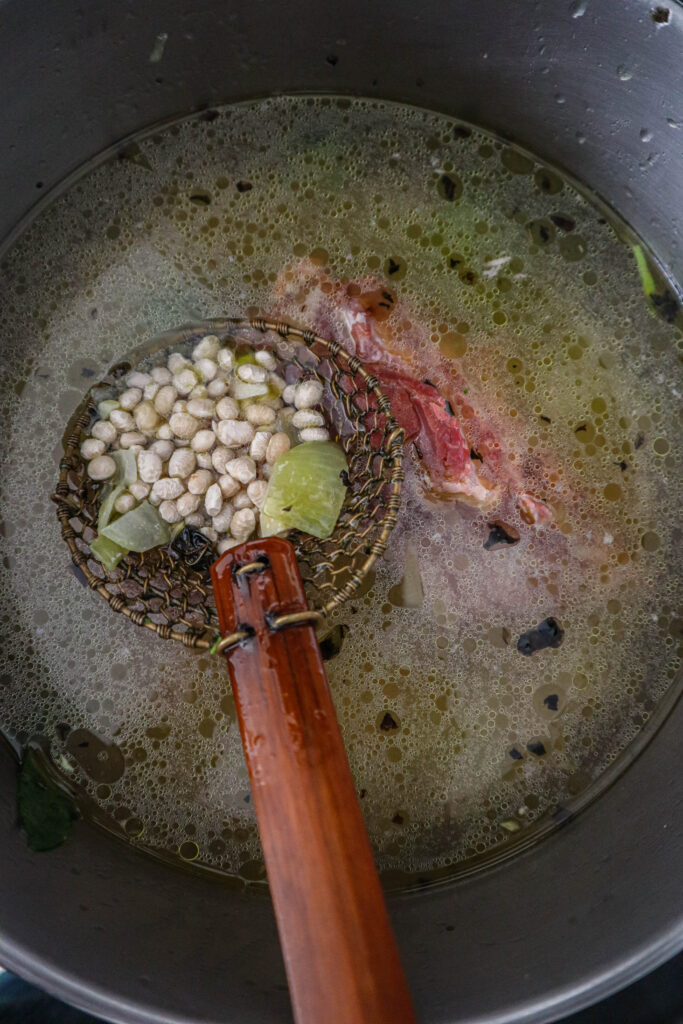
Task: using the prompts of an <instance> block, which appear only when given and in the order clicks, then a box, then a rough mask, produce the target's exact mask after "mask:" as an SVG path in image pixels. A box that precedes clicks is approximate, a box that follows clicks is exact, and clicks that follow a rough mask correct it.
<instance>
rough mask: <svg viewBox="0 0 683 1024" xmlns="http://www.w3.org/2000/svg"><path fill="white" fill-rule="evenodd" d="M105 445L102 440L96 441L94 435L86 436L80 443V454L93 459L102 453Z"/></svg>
mask: <svg viewBox="0 0 683 1024" xmlns="http://www.w3.org/2000/svg"><path fill="white" fill-rule="evenodd" d="M143 441H144V438H143ZM105 447H106V445H105V443H104V441H98V440H97V438H96V437H88V438H86V440H85V441H84V442H83V444H82V445H81V455H82V456H83V458H84V459H95V458H97V456H98V455H104V449H105Z"/></svg>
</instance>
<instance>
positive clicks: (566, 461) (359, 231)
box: [0, 7, 681, 885]
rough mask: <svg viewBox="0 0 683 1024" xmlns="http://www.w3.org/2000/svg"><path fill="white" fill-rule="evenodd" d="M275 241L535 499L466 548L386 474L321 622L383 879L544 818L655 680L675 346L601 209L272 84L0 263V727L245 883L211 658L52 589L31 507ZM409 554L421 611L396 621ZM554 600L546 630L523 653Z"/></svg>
mask: <svg viewBox="0 0 683 1024" xmlns="http://www.w3.org/2000/svg"><path fill="white" fill-rule="evenodd" d="M577 10H578V7H577ZM612 220H613V218H610V221H612ZM620 232H621V229H620ZM301 257H310V258H311V259H312V260H313V261H314V262H316V263H317V264H319V265H320V266H324V267H326V268H327V269H328V272H329V273H330V275H331V276H333V277H346V278H353V277H358V276H362V275H364V274H367V273H368V272H372V273H376V274H379V275H380V276H382V277H383V279H384V280H385V281H386V282H387V285H389V286H390V287H392V288H393V289H394V290H395V292H396V294H397V295H398V297H399V299H400V301H401V303H403V304H404V305H405V307H406V308H408V309H410V310H411V311H412V314H413V315H414V317H415V319H416V320H417V321H419V322H421V323H423V324H424V325H425V327H426V331H425V335H424V337H425V340H424V346H425V353H426V352H427V351H428V350H429V351H431V350H437V349H438V350H439V351H440V352H441V353H443V355H445V356H446V357H447V358H448V359H452V360H453V365H454V366H456V365H457V367H458V369H459V370H460V371H461V372H462V374H463V376H464V377H465V379H467V380H469V381H471V383H472V386H473V388H474V387H475V385H476V390H477V391H481V392H482V393H485V394H486V395H487V398H488V400H489V403H490V405H491V407H492V408H494V409H496V410H498V412H497V415H499V416H500V417H501V419H502V422H503V424H504V427H505V434H506V440H507V442H508V447H509V457H510V458H511V459H513V460H514V461H517V462H518V463H519V464H524V463H528V464H532V463H533V460H534V459H535V458H536V459H537V462H536V463H533V464H534V465H537V466H538V467H539V468H538V469H537V470H536V472H537V474H538V480H537V482H538V485H539V487H540V488H542V490H543V491H549V492H551V493H553V494H554V495H556V496H557V498H558V507H560V508H561V513H560V514H558V515H557V517H556V521H555V523H554V524H553V525H552V527H550V528H548V530H547V532H546V533H543V532H540V531H539V533H538V535H536V534H535V532H534V531H533V530H531V529H530V528H529V527H528V525H527V524H525V523H524V522H523V520H522V519H521V517H517V518H516V519H515V520H514V521H512V520H511V521H510V522H507V523H505V524H504V525H505V528H506V530H507V531H509V536H511V537H513V538H514V536H515V535H518V537H519V540H518V541H516V542H515V543H514V544H507V543H494V544H491V545H490V546H489V547H486V541H487V539H488V538H489V537H490V535H491V530H492V524H491V522H490V521H489V519H487V516H486V515H485V514H484V513H482V512H479V511H477V510H475V509H468V508H466V507H464V506H462V505H459V504H457V503H454V502H443V501H434V500H428V499H426V498H425V496H424V493H423V490H422V487H421V484H420V481H419V479H418V474H417V472H416V469H415V466H414V465H413V464H412V463H411V464H410V465H409V467H408V475H407V480H406V486H405V493H404V499H403V508H402V512H401V516H400V520H399V525H398V526H397V528H396V530H395V531H394V534H393V535H392V539H391V543H390V546H389V549H388V551H387V557H386V559H385V560H384V561H383V563H382V564H381V565H380V566H379V567H378V570H377V573H376V574H375V576H374V578H373V579H372V580H370V581H369V583H368V586H367V587H366V588H365V589H364V592H361V593H360V594H359V595H356V596H355V597H354V599H353V600H351V601H350V602H348V603H347V604H346V605H344V606H342V608H340V609H339V610H338V611H337V612H336V613H335V615H334V616H333V618H332V620H331V622H330V624H329V626H328V627H326V628H327V629H328V630H334V629H336V630H337V633H336V636H337V638H338V642H335V644H334V645H333V647H334V650H333V656H330V657H329V660H328V661H327V663H326V664H327V671H328V676H329V679H330V685H331V687H332V691H333V695H334V699H335V703H336V706H337V709H338V712H339V718H340V723H341V727H342V731H343V734H344V739H345V742H346V747H347V751H348V754H349V759H350V762H351V766H352V769H353V773H354V777H355V780H356V785H357V790H358V794H359V797H360V800H361V806H362V808H363V811H364V814H365V818H366V821H367V825H368V829H369V833H370V837H371V840H372V843H373V846H374V848H375V850H376V852H377V855H378V859H379V863H380V866H381V868H382V869H383V871H384V873H385V876H386V878H387V881H388V882H389V883H390V884H397V885H401V884H410V883H411V882H412V881H414V880H415V878H416V877H419V878H420V879H421V880H426V879H429V878H432V877H438V876H442V875H443V874H448V873H449V872H452V871H455V870H458V869H459V868H461V867H462V866H463V865H464V864H469V863H470V862H472V861H473V859H474V860H475V861H476V859H477V858H482V857H484V856H486V855H489V854H491V852H492V851H494V852H495V851H496V850H498V849H500V848H505V847H506V845H507V844H510V843H511V842H512V843H514V842H515V841H516V840H517V838H518V837H519V836H520V835H527V834H533V829H534V827H540V825H542V824H543V823H544V822H545V821H549V820H552V819H553V815H555V816H557V814H558V808H559V809H560V817H561V809H562V808H564V807H566V806H567V804H568V802H570V801H571V800H573V799H575V798H576V797H577V796H579V795H580V794H582V793H584V792H585V791H586V790H587V789H588V788H589V787H590V786H591V784H592V783H594V782H595V780H596V779H598V778H599V777H600V776H601V775H602V773H603V772H605V771H606V770H607V769H608V768H609V767H610V765H611V764H612V762H613V761H614V760H615V759H616V758H617V756H618V755H619V754H620V752H622V751H623V750H624V749H625V748H626V747H627V746H628V744H629V743H630V742H631V741H632V740H633V739H634V738H635V737H636V736H637V735H638V734H639V732H640V730H641V729H642V728H643V726H644V725H645V723H646V722H647V721H648V719H649V718H650V717H651V716H652V715H653V713H655V712H656V709H657V705H658V703H659V702H660V700H661V699H662V697H663V696H664V694H665V692H666V691H667V688H668V687H669V686H670V685H671V681H672V679H673V678H674V676H675V673H676V671H677V669H678V666H679V660H678V659H679V652H678V650H677V647H676V645H677V643H679V641H680V618H677V615H676V611H675V609H676V607H677V575H678V572H679V569H680V565H679V562H680V552H681V543H680V530H679V528H678V527H677V526H676V521H675V516H676V512H677V508H678V506H679V504H680V471H679V470H678V467H679V464H680V463H679V460H680V430H679V429H677V428H678V425H679V424H678V415H677V414H678V407H679V404H680V386H679V384H678V382H677V381H678V377H677V372H676V352H675V344H674V342H675V338H676V329H675V327H673V326H671V325H668V324H665V323H663V322H662V321H661V320H657V319H655V318H653V317H652V316H651V315H650V313H649V311H648V308H647V305H646V302H645V299H644V297H643V295H642V291H641V288H640V283H639V279H638V273H637V269H636V266H635V263H634V261H633V258H632V255H631V253H630V250H629V249H628V247H627V246H625V245H624V244H623V242H622V241H620V240H619V238H618V237H617V234H616V233H615V230H614V228H613V227H612V226H611V223H608V220H607V218H606V217H605V216H604V215H603V212H601V211H600V210H598V209H597V208H596V207H595V206H593V205H592V204H591V203H589V202H588V201H587V200H586V199H585V198H584V196H583V195H581V194H579V193H578V192H577V191H576V190H575V189H574V188H573V187H572V186H571V185H570V184H569V183H568V182H566V181H565V180H564V179H563V178H562V177H561V176H560V175H559V174H557V172H555V171H553V170H551V169H549V168H547V167H546V166H544V165H542V164H539V163H537V162H535V161H534V160H533V159H532V158H531V157H529V156H528V155H527V154H523V153H521V152H518V151H517V150H515V149H514V148H511V147H509V146H505V145H503V144H502V143H501V142H499V141H498V140H496V139H494V138H492V137H490V136H488V135H486V134H484V133H482V132H479V131H476V130H474V129H471V128H469V127H466V126H463V125H459V124H457V123H456V122H453V121H452V120H450V119H448V118H446V117H443V116H441V115H437V114H431V113H425V112H424V111H418V110H414V109H412V108H408V107H404V106H400V105H395V104H389V103H384V102H380V101H377V100H350V99H335V98H330V97H323V98H321V97H318V98H316V97H305V98H296V99H292V98H286V97H282V98H278V99H274V100H267V101H263V102H256V103H248V104H244V105H240V106H236V107H231V108H226V109H224V110H221V111H219V112H218V114H217V116H216V117H215V118H213V119H212V120H211V121H207V120H203V119H202V118H201V117H196V118H189V119H187V120H184V121H180V122H178V123H175V124H173V125H170V126H166V127H163V128H159V129H157V130H156V131H155V132H153V133H151V134H147V135H146V136H144V137H140V138H138V139H136V140H135V141H133V142H130V143H127V144H126V145H124V146H123V147H122V148H120V150H119V151H118V152H117V154H116V155H115V156H113V157H111V158H110V159H108V160H107V161H105V162H103V163H100V164H99V165H98V166H96V167H95V168H94V169H92V170H91V171H90V173H89V174H88V175H87V176H85V177H81V178H80V179H78V180H76V181H74V182H72V183H71V185H70V187H69V188H68V189H66V190H65V191H64V192H63V194H62V195H61V196H59V197H58V198H57V199H56V200H55V201H54V202H53V203H52V204H51V205H50V206H48V207H47V208H46V209H44V210H43V211H42V213H41V214H40V216H39V217H38V218H36V220H35V221H34V222H33V223H32V224H31V225H29V227H28V228H27V229H26V231H25V232H24V234H23V236H22V237H21V238H20V240H19V241H18V242H17V243H16V245H15V246H14V248H13V249H12V250H11V251H10V252H9V253H8V254H7V255H5V257H4V259H3V262H2V278H3V285H2V288H3V296H4V300H3V304H2V308H1V309H0V324H1V325H2V336H3V343H4V350H3V364H2V367H1V368H0V373H1V374H2V383H3V407H2V410H1V411H0V415H1V416H2V421H3V429H4V436H5V439H6V443H5V445H4V450H3V453H2V471H1V479H2V494H1V497H0V501H1V511H0V515H1V516H2V529H1V530H0V546H1V547H2V556H3V559H4V573H3V576H2V582H1V587H2V597H3V607H4V614H5V619H4V622H3V643H4V647H3V650H4V657H3V665H2V668H1V670H0V725H1V726H2V729H3V731H4V732H5V733H6V735H7V736H8V737H9V738H10V739H11V740H12V741H13V742H15V743H21V742H24V741H25V740H26V739H27V738H28V737H29V736H33V735H34V734H37V733H38V734H41V735H43V736H45V737H47V739H48V740H49V742H50V744H51V750H52V755H53V758H54V759H55V762H56V764H57V765H58V767H60V769H61V770H62V771H63V772H64V773H65V776H66V777H68V778H69V780H71V782H73V783H74V784H76V785H78V786H79V787H80V788H81V790H82V791H83V792H84V793H85V794H86V795H87V798H88V800H89V801H90V805H89V806H90V809H91V812H92V814H93V815H94V816H96V817H98V818H100V819H102V820H104V821H106V822H107V826H108V827H109V828H111V829H113V830H118V831H119V833H120V834H122V835H124V836H125V837H126V838H127V839H128V840H129V841H131V842H134V843H136V844H138V845H140V846H142V847H145V848H147V849H150V850H152V851H154V852H156V853H158V854H161V853H165V854H166V855H167V856H168V857H169V858H170V859H172V860H174V861H176V862H177V861H180V862H183V863H186V864H191V865H193V867H194V868H195V869H196V868H197V867H198V866H199V867H202V866H203V867H206V868H209V869H213V870H216V871H220V872H223V873H225V874H229V875H233V876H237V877H240V878H242V879H243V880H244V881H247V882H249V883H252V884H254V883H255V884H259V883H261V882H262V881H263V877H264V876H263V865H262V862H261V858H260V848H259V843H258V838H257V833H256V826H255V820H254V815H253V809H252V805H251V800H250V794H249V784H248V779H247V773H246V768H245V766H244V761H243V757H242V751H241V746H240V742H239V733H238V728H237V723H236V720H235V710H234V705H233V702H232V697H231V695H230V689H229V683H228V678H227V672H226V670H225V667H224V665H223V663H222V662H221V661H220V660H219V659H217V658H212V657H210V656H207V655H200V654H197V653H194V652H191V651H189V650H186V649H184V648H182V647H181V646H179V645H175V644H168V643H163V642H162V641H161V640H159V639H158V638H157V637H155V636H153V635H151V634H150V633H148V632H147V631H146V630H140V629H136V628H134V627H133V626H131V625H130V624H129V623H128V622H127V621H125V620H123V619H122V618H121V617H119V616H116V615H113V614H112V613H111V612H110V610H109V609H108V608H107V606H106V604H105V603H104V602H103V601H102V600H101V599H100V598H98V597H97V596H96V595H94V594H92V593H90V592H89V590H88V589H87V587H84V586H82V585H79V584H82V583H83V580H82V578H81V577H80V574H79V572H78V570H76V569H75V568H74V567H73V566H72V565H71V563H70V560H69V554H68V550H67V548H66V546H65V545H64V544H63V542H62V540H61V538H60V534H59V525H58V522H57V519H56V516H55V514H54V510H53V507H52V506H51V504H50V502H49V495H50V493H51V491H52V489H53V487H54V484H55V480H56V476H57V466H58V461H59V458H60V453H61V445H60V438H61V435H62V432H63V430H64V427H65V424H66V421H67V420H68V418H69V416H70V415H71V413H72V412H73V411H74V409H75V408H76V406H77V405H78V403H79V401H80V400H81V397H82V394H83V392H84V391H85V390H87V388H88V387H89V386H90V384H91V383H92V382H93V380H94V379H96V378H97V376H98V375H99V374H101V373H102V372H103V371H104V370H105V369H106V368H107V367H108V366H109V365H110V364H111V363H113V362H115V361H117V360H118V359H119V358H120V357H121V356H122V355H125V354H126V353H127V352H129V351H130V350H131V349H133V348H135V347H136V346H138V345H140V344H141V343H142V342H144V341H145V340H146V339H148V338H149V337H151V336H153V335H154V334H157V333H160V332H161V331H163V330H165V329H167V328H169V327H171V326H173V325H176V324H181V323H183V322H186V321H189V320H193V319H194V320H196V319H201V318H203V317H208V316H218V315H222V314H238V315H248V314H255V313H257V312H261V311H263V312H267V311H268V308H269V303H270V295H271V289H272V286H273V283H274V281H275V280H276V278H277V275H278V274H279V273H280V271H281V270H282V268H283V267H284V266H285V265H286V264H289V263H292V262H293V261H296V260H297V259H298V258H301ZM401 329H403V330H408V329H409V328H408V327H407V325H403V327H401V325H397V330H399V331H400V330H401ZM543 466H545V467H546V469H543V468H542V467H543ZM499 540H500V538H499ZM598 553H599V554H598ZM589 555H590V557H589ZM407 561H408V562H409V563H410V565H411V566H413V568H412V569H411V572H413V573H414V572H415V566H417V570H418V571H419V578H420V580H421V586H422V599H421V601H419V600H411V601H408V602H407V603H406V602H405V601H404V603H401V601H402V600H403V599H399V598H397V595H400V594H401V593H402V592H403V591H402V587H403V586H404V577H405V574H406V571H407V570H406V564H407ZM549 616H551V617H554V618H556V619H557V621H559V622H560V623H561V627H562V629H563V630H564V640H563V642H562V645H561V646H560V647H559V648H557V649H546V650H540V651H537V652H535V653H534V654H533V655H532V656H531V657H528V658H526V657H522V656H521V655H520V653H519V652H518V650H517V642H518V639H519V637H520V636H521V635H522V634H524V633H525V632H526V631H528V630H529V629H531V628H533V627H535V626H537V625H538V624H539V623H540V622H542V621H543V620H545V619H546V618H548V617H549ZM339 627H344V628H339ZM80 744H86V745H85V746H81V745H80Z"/></svg>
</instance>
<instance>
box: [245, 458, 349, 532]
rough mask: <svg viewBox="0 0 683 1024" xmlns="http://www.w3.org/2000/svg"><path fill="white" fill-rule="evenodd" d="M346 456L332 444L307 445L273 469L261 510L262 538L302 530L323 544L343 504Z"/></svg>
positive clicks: (276, 464) (278, 462)
mask: <svg viewBox="0 0 683 1024" xmlns="http://www.w3.org/2000/svg"><path fill="white" fill-rule="evenodd" d="M346 470H347V463H346V456H345V455H344V452H343V451H342V449H341V448H340V447H339V446H338V445H336V444H333V443H332V442H331V441H306V442H304V443H303V444H299V445H296V447H294V448H290V449H289V451H287V452H285V453H284V455H281V456H280V458H279V459H277V460H276V461H275V464H274V465H273V472H272V475H271V477H270V480H269V482H268V490H267V491H266V497H265V500H264V502H263V505H262V507H261V520H260V522H261V536H263V537H269V536H271V535H272V534H274V533H283V532H284V531H286V530H301V531H302V532H303V533H310V534H312V535H313V536H314V537H318V538H320V539H321V540H324V539H325V538H326V537H329V536H330V534H331V533H332V531H333V530H334V528H335V526H336V523H337V519H338V518H339V513H340V512H341V507H342V505H343V503H344V495H345V494H346V485H345V483H344V481H343V479H342V475H344V476H345V474H346Z"/></svg>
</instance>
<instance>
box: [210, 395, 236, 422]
mask: <svg viewBox="0 0 683 1024" xmlns="http://www.w3.org/2000/svg"><path fill="white" fill-rule="evenodd" d="M239 414H240V408H239V406H238V404H237V402H236V401H235V399H234V398H221V400H220V402H216V416H218V419H219V420H236V419H237V418H238V416H239Z"/></svg>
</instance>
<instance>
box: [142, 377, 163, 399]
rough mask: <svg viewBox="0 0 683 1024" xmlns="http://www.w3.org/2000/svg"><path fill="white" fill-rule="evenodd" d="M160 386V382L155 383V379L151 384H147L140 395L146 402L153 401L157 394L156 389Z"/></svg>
mask: <svg viewBox="0 0 683 1024" xmlns="http://www.w3.org/2000/svg"><path fill="white" fill-rule="evenodd" d="M160 387H161V384H157V382H156V381H155V380H153V381H152V383H151V384H148V385H147V387H146V388H144V389H143V391H142V397H143V398H146V399H147V401H148V402H153V401H154V399H155V398H156V396H157V391H158V390H159V388H160Z"/></svg>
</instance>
